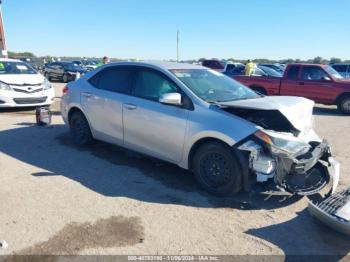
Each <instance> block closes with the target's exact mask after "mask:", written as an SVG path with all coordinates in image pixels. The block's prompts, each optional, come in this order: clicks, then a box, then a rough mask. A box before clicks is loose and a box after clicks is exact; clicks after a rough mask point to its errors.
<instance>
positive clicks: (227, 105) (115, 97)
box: [61, 62, 339, 195]
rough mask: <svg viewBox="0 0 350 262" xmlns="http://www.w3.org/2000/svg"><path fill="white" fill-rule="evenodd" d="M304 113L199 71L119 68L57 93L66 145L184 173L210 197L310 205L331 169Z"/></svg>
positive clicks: (333, 174)
mask: <svg viewBox="0 0 350 262" xmlns="http://www.w3.org/2000/svg"><path fill="white" fill-rule="evenodd" d="M313 106H314V103H313V102H312V101H310V100H308V99H305V98H298V97H265V96H262V95H259V94H256V93H255V92H253V91H252V90H250V89H249V88H247V87H245V86H244V85H242V84H239V83H238V82H236V81H234V80H232V79H230V78H229V77H227V76H225V75H223V74H221V73H218V72H216V71H213V70H210V69H208V68H204V67H202V66H197V65H190V64H180V63H141V62H135V63H134V62H121V63H112V64H108V65H105V66H102V67H100V68H98V69H96V70H94V71H91V72H89V73H88V74H86V75H84V76H83V77H82V78H80V79H79V80H77V81H75V82H71V83H69V84H68V85H67V86H66V87H65V88H64V95H63V97H62V102H61V110H62V116H63V119H64V121H65V122H66V123H67V124H68V125H69V127H70V130H71V136H72V139H73V141H74V142H75V143H76V144H78V145H87V144H89V143H91V142H92V141H93V140H94V139H97V140H102V141H105V142H109V143H112V144H116V145H119V146H122V147H125V148H128V149H131V150H134V151H138V152H140V153H143V154H146V155H149V156H152V157H156V158H159V159H162V160H165V161H168V162H171V163H174V164H177V165H178V166H180V167H182V168H184V169H189V170H192V171H193V173H194V174H195V177H196V178H197V180H198V182H199V183H200V184H201V185H202V187H203V188H204V189H206V190H207V191H209V192H211V193H214V194H217V195H227V194H234V193H238V192H239V191H241V190H245V191H249V190H251V189H252V188H253V187H254V186H255V185H256V184H257V183H263V184H264V185H268V189H269V190H270V191H271V190H272V189H273V190H275V191H276V192H277V191H279V192H284V193H289V194H299V195H310V194H315V193H317V192H319V191H320V190H321V189H323V188H324V187H326V186H327V185H331V186H333V188H332V189H333V190H335V187H336V185H337V181H338V178H339V164H338V162H336V161H335V160H334V159H333V157H332V153H331V150H330V147H329V145H328V144H327V142H326V141H323V140H322V139H320V138H319V137H318V136H317V134H316V133H315V132H314V130H313V127H312V110H313Z"/></svg>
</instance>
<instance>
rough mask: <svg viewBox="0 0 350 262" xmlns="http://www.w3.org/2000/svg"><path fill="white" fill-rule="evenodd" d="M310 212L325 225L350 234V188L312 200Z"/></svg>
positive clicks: (309, 207)
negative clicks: (321, 198)
mask: <svg viewBox="0 0 350 262" xmlns="http://www.w3.org/2000/svg"><path fill="white" fill-rule="evenodd" d="M308 210H309V212H310V214H311V215H312V216H313V217H315V218H317V219H319V220H320V221H321V222H322V223H324V224H325V225H327V226H329V227H331V228H333V229H335V230H337V231H338V232H340V233H343V234H346V235H349V236H350V188H349V189H347V190H344V191H342V192H339V193H336V194H333V195H331V196H329V197H327V198H325V199H323V200H321V201H318V202H316V201H310V202H309V206H308Z"/></svg>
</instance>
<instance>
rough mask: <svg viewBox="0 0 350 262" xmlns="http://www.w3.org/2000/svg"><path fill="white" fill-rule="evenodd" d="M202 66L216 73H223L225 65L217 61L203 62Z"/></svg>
mask: <svg viewBox="0 0 350 262" xmlns="http://www.w3.org/2000/svg"><path fill="white" fill-rule="evenodd" d="M202 66H205V67H208V68H210V69H213V70H215V71H218V72H224V71H225V64H224V63H223V62H221V61H219V60H214V59H212V60H204V61H203V62H202Z"/></svg>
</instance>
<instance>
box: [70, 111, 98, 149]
mask: <svg viewBox="0 0 350 262" xmlns="http://www.w3.org/2000/svg"><path fill="white" fill-rule="evenodd" d="M69 127H70V133H71V137H72V139H73V142H74V143H75V144H76V145H78V146H85V145H89V144H91V142H92V140H93V138H92V135H91V130H90V126H89V123H88V121H87V120H86V118H85V116H84V115H83V114H82V113H81V112H75V113H73V115H72V116H71V118H70V121H69Z"/></svg>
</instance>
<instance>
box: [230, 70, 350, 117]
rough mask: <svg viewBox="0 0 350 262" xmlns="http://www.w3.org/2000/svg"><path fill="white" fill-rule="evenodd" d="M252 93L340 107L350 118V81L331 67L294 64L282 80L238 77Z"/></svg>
mask: <svg viewBox="0 0 350 262" xmlns="http://www.w3.org/2000/svg"><path fill="white" fill-rule="evenodd" d="M233 78H234V79H235V80H237V81H239V82H241V83H242V84H244V85H246V86H248V87H250V88H251V89H253V90H255V91H257V92H259V93H261V94H264V95H273V96H276V95H278V96H302V97H306V98H309V99H311V100H314V101H315V102H316V103H321V104H325V105H337V106H338V109H339V110H340V111H341V112H343V113H344V114H348V115H350V80H346V79H344V78H343V77H342V76H341V75H340V74H339V73H338V72H337V71H335V70H334V69H333V68H332V67H330V66H328V65H315V64H290V65H288V66H287V68H286V70H285V72H284V75H283V77H282V78H279V77H271V76H270V77H269V76H267V77H266V76H234V77H233Z"/></svg>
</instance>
